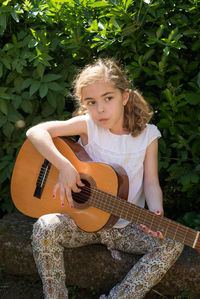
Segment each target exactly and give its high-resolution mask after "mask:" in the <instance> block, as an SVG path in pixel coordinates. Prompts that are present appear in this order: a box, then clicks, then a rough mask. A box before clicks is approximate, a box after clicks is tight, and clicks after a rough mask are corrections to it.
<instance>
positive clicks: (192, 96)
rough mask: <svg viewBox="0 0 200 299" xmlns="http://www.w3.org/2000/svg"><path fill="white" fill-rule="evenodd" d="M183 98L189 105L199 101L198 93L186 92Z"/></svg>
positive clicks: (199, 95)
mask: <svg viewBox="0 0 200 299" xmlns="http://www.w3.org/2000/svg"><path fill="white" fill-rule="evenodd" d="M185 99H186V100H187V101H188V103H189V104H190V105H197V104H198V103H200V93H199V94H198V93H186V95H185Z"/></svg>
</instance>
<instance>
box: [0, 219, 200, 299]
mask: <svg viewBox="0 0 200 299" xmlns="http://www.w3.org/2000/svg"><path fill="white" fill-rule="evenodd" d="M35 221H36V220H35V219H33V218H30V217H27V216H24V215H22V214H21V213H13V214H9V215H6V216H4V217H3V218H2V219H0V244H1V246H0V266H1V267H3V270H4V272H5V273H7V274H10V275H20V276H25V277H26V278H28V277H30V279H31V278H33V277H34V278H38V273H37V269H36V266H35V263H34V260H33V256H32V248H31V241H30V236H31V233H32V226H33V223H34V222H35ZM64 258H65V266H66V274H67V277H68V279H67V281H68V284H69V285H76V286H78V287H80V288H90V287H91V286H93V287H94V288H95V289H100V290H103V291H104V292H106V291H107V290H109V289H110V288H112V286H113V285H115V284H116V283H117V282H119V281H121V280H122V278H123V277H124V276H125V275H126V273H127V272H128V270H129V269H130V268H131V267H132V265H133V264H135V263H136V262H137V261H138V259H139V258H140V256H139V255H138V256H137V255H131V254H126V253H122V261H116V260H114V259H113V258H112V257H111V255H110V252H109V251H108V250H107V249H106V247H105V246H103V245H90V246H85V247H81V248H74V249H65V252H64ZM154 290H156V291H158V292H160V293H162V294H163V295H165V296H177V295H180V294H182V293H183V292H185V291H188V293H189V294H190V295H192V296H193V297H191V298H200V254H198V253H197V252H196V251H195V250H193V249H192V248H189V247H185V249H184V251H183V253H182V254H181V256H180V258H179V259H178V261H177V262H176V263H175V265H174V266H173V267H172V268H171V269H170V270H169V271H168V273H167V274H166V275H165V277H164V278H163V279H162V281H161V282H160V283H159V284H158V285H157V286H156V287H154ZM196 296H197V297H196Z"/></svg>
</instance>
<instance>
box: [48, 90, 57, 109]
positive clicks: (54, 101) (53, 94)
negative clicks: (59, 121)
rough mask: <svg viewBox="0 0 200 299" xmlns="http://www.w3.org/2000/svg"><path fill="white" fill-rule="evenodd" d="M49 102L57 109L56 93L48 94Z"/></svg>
mask: <svg viewBox="0 0 200 299" xmlns="http://www.w3.org/2000/svg"><path fill="white" fill-rule="evenodd" d="M47 101H48V103H49V104H50V105H51V106H52V107H53V108H56V107H57V101H56V93H54V92H52V91H50V92H48V95H47Z"/></svg>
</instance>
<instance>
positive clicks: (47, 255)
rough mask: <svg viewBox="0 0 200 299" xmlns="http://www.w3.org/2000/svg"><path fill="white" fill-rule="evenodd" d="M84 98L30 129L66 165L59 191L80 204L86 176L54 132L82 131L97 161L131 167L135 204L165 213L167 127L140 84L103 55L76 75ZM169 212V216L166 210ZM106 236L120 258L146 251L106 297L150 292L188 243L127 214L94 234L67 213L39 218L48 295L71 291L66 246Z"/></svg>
mask: <svg viewBox="0 0 200 299" xmlns="http://www.w3.org/2000/svg"><path fill="white" fill-rule="evenodd" d="M75 92H76V96H77V97H78V99H79V101H80V108H79V111H78V115H77V116H76V117H74V118H72V119H70V120H67V121H51V122H47V123H41V124H39V125H37V126H35V127H33V128H31V129H29V130H28V132H27V137H28V138H29V139H30V141H31V142H32V143H33V145H34V146H35V147H36V148H37V150H38V151H39V152H40V153H41V154H42V155H43V156H44V157H45V158H46V159H48V160H49V161H50V162H51V163H52V164H54V166H55V167H56V168H57V169H58V170H59V177H58V183H57V184H56V185H55V187H54V189H53V197H55V196H56V194H57V192H58V191H59V192H60V200H61V205H62V206H65V204H66V200H67V201H68V202H69V204H70V206H71V208H73V199H72V191H73V192H80V190H81V187H82V186H83V183H82V182H81V179H80V176H79V173H78V172H77V170H76V169H75V167H74V166H73V165H72V164H71V163H70V162H69V161H68V160H67V159H66V158H65V157H64V156H63V155H62V154H61V153H60V152H59V151H58V150H57V149H56V147H55V146H54V143H53V142H52V137H56V136H68V135H79V136H80V140H79V142H80V143H81V145H82V146H83V147H84V148H85V150H86V151H87V153H88V154H89V156H90V157H91V158H92V160H94V161H100V162H106V163H116V161H117V163H118V164H119V165H121V166H122V167H123V168H124V169H125V170H126V172H127V174H128V178H129V185H130V187H129V197H128V200H129V201H131V202H132V203H134V204H136V205H138V206H141V207H144V203H145V199H146V202H147V205H148V208H149V209H150V210H151V211H153V212H155V213H156V214H158V215H163V203H162V191H161V188H160V185H159V179H158V171H157V164H158V162H157V152H158V138H159V137H160V136H161V135H160V132H159V131H158V129H157V128H156V126H154V125H150V124H148V122H149V120H150V119H151V116H152V112H151V110H150V108H149V106H148V104H147V103H146V102H145V100H144V99H143V97H142V96H141V95H140V94H139V92H138V91H137V90H130V89H129V82H128V80H127V78H126V76H125V75H124V73H123V72H122V71H121V69H120V68H119V67H118V66H117V65H116V64H115V63H114V61H112V60H101V59H100V60H98V61H97V62H96V63H94V64H93V65H89V66H87V67H86V68H85V69H83V71H82V72H81V73H80V74H79V75H78V77H77V79H76V81H75ZM158 217H161V216H158ZM94 243H102V244H105V245H106V246H107V248H108V249H109V250H110V251H111V254H112V256H113V257H114V258H118V259H120V255H119V252H118V250H121V251H126V252H129V253H141V254H144V256H143V257H142V258H141V259H140V261H139V262H138V263H137V264H136V265H134V266H133V268H132V269H131V270H130V271H129V273H128V274H127V275H126V277H125V278H124V280H123V281H122V282H121V283H119V284H118V285H116V286H115V287H114V288H113V289H112V290H111V291H110V292H109V294H108V295H107V296H106V295H101V296H100V298H101V299H103V298H108V299H111V298H112V299H118V298H121V299H122V298H123V299H125V298H126V299H128V298H143V297H144V296H145V294H146V293H147V292H149V291H150V289H151V288H152V287H153V286H154V285H155V284H157V283H158V282H159V281H160V280H161V278H162V277H163V275H164V274H165V273H166V272H167V270H168V269H169V268H170V267H171V266H172V265H173V263H174V262H175V261H176V260H177V258H178V256H179V255H180V253H181V251H182V249H183V245H182V244H180V243H178V242H176V241H172V240H169V239H163V236H162V234H161V233H160V232H153V231H150V230H149V229H148V228H147V227H145V226H143V225H141V227H139V226H137V225H135V224H133V223H129V222H128V221H125V220H123V219H119V220H118V222H117V223H116V224H115V225H114V227H113V228H111V229H104V228H102V229H101V230H99V231H97V232H92V233H88V232H85V231H83V230H81V229H80V228H78V227H77V226H76V224H75V223H74V221H73V220H72V219H71V218H70V217H69V216H68V215H64V214H58V213H57V214H50V215H44V216H42V217H40V218H39V219H38V221H37V222H36V224H35V225H34V229H33V235H32V245H33V254H34V258H35V262H36V265H37V268H38V271H39V274H40V276H41V279H42V282H43V292H44V297H45V298H46V299H58V298H63V299H66V298H68V292H67V289H66V286H65V270H64V263H63V250H64V247H77V246H83V245H86V244H94Z"/></svg>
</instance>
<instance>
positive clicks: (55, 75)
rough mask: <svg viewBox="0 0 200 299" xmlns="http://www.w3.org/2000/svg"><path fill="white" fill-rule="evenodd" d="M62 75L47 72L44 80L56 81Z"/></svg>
mask: <svg viewBox="0 0 200 299" xmlns="http://www.w3.org/2000/svg"><path fill="white" fill-rule="evenodd" d="M61 77H62V75H58V74H47V75H44V77H43V78H42V82H51V81H55V80H57V79H60V78H61Z"/></svg>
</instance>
